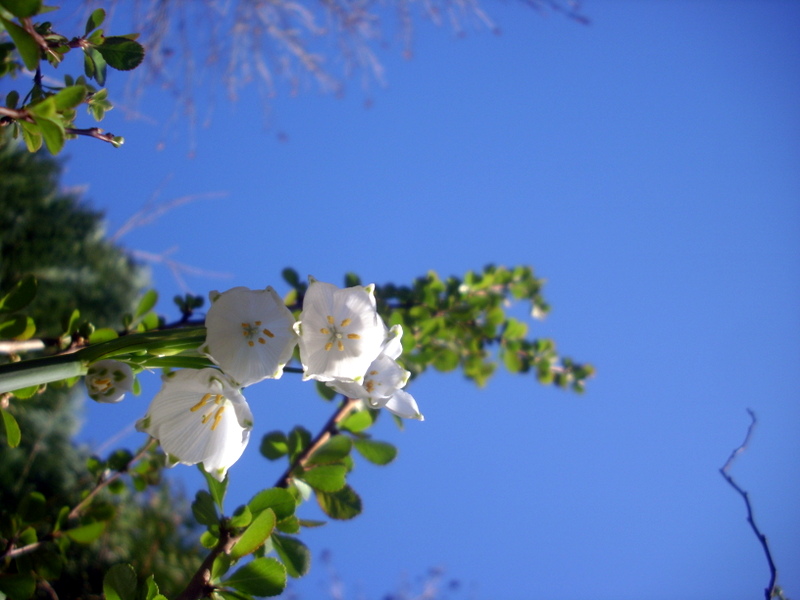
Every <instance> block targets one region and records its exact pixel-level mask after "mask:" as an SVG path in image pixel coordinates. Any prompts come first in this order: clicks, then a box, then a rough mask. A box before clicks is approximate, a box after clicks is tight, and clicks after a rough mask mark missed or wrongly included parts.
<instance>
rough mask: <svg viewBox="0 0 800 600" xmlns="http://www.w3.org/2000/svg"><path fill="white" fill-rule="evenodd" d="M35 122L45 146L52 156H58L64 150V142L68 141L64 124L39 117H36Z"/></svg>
mask: <svg viewBox="0 0 800 600" xmlns="http://www.w3.org/2000/svg"><path fill="white" fill-rule="evenodd" d="M33 120H34V121H36V124H37V125H38V126H39V130H40V131H41V132H42V137H43V138H44V144H45V146H47V149H48V150H49V151H50V154H52V155H54V156H55V155H56V154H58V153H59V152H61V150H62V148H64V141H65V140H66V133H65V132H64V124H63V123H62V122H61V121H60V120H56V119H48V118H46V117H37V116H35V115H34V117H33Z"/></svg>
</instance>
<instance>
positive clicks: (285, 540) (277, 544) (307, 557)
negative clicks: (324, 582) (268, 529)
mask: <svg viewBox="0 0 800 600" xmlns="http://www.w3.org/2000/svg"><path fill="white" fill-rule="evenodd" d="M272 547H273V548H275V551H276V552H277V553H278V556H279V557H280V559H281V560H282V561H283V564H284V565H286V572H287V573H288V574H289V575H290V576H291V577H303V576H304V575H305V574H306V573H308V571H309V569H310V568H311V552H310V551H309V550H308V547H307V546H306V545H305V544H304V543H303V542H301V541H300V540H298V539H297V538H294V537H290V536H288V535H280V534H277V533H276V534H273V535H272Z"/></svg>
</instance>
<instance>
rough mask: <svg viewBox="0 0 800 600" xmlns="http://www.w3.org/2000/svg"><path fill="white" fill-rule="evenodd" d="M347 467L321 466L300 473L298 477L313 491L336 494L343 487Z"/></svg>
mask: <svg viewBox="0 0 800 600" xmlns="http://www.w3.org/2000/svg"><path fill="white" fill-rule="evenodd" d="M346 475H347V467H345V466H344V465H321V466H319V467H314V468H312V469H309V470H308V471H305V472H304V473H301V474H300V475H299V476H298V477H299V478H300V479H302V480H303V481H305V482H306V483H307V484H308V485H310V486H311V487H313V488H314V489H315V490H318V491H321V492H336V491H338V490H340V489H342V488H343V487H344V485H345V476H346Z"/></svg>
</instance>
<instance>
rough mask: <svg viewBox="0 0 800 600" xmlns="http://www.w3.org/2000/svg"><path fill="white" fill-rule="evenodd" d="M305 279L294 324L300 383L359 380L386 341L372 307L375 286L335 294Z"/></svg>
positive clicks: (324, 285) (325, 285)
mask: <svg viewBox="0 0 800 600" xmlns="http://www.w3.org/2000/svg"><path fill="white" fill-rule="evenodd" d="M309 279H310V281H311V284H310V285H309V286H308V291H307V292H306V295H305V298H304V300H303V312H302V313H300V320H299V321H298V322H297V323H296V324H295V331H296V332H297V333H298V334H299V335H300V361H301V362H302V363H303V380H304V381H305V380H307V379H316V380H318V381H334V380H345V381H355V382H360V381H362V380H363V377H364V373H366V371H367V368H368V367H369V366H370V364H371V363H372V361H373V360H375V358H376V357H377V356H378V354H380V352H381V348H382V346H383V344H384V341H385V338H386V326H385V325H384V324H383V320H382V319H381V318H380V316H379V315H378V311H377V309H376V308H375V297H374V296H373V291H374V289H375V286H373V285H369V286H367V287H362V286H360V285H358V286H355V287H350V288H345V289H340V288H338V287H336V286H335V285H333V284H330V283H322V282H319V281H316V280H315V279H314V278H309Z"/></svg>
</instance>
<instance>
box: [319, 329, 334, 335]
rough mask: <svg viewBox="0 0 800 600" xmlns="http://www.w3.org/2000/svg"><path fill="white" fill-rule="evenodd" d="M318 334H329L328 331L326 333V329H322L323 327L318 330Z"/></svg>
mask: <svg viewBox="0 0 800 600" xmlns="http://www.w3.org/2000/svg"><path fill="white" fill-rule="evenodd" d="M319 332H320V333H321V334H323V335H330V333H331V332H330V331H328V330H327V329H325V328H324V327H323V328H322V329H320V330H319Z"/></svg>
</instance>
